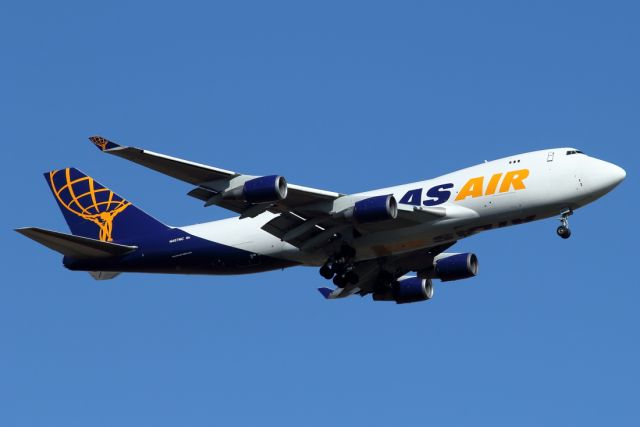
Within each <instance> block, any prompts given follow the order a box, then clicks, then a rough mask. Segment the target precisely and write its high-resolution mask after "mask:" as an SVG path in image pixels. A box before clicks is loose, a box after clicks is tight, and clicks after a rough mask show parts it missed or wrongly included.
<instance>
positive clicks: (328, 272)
mask: <svg viewBox="0 0 640 427" xmlns="http://www.w3.org/2000/svg"><path fill="white" fill-rule="evenodd" d="M320 275H321V276H322V277H324V278H325V279H327V280H329V279H331V278H333V270H332V269H331V267H329V266H328V265H327V264H325V265H323V266H322V267H320Z"/></svg>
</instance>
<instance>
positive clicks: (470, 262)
mask: <svg viewBox="0 0 640 427" xmlns="http://www.w3.org/2000/svg"><path fill="white" fill-rule="evenodd" d="M434 264H435V265H434V266H435V277H437V278H438V279H440V280H442V281H443V282H449V281H451V280H460V279H467V278H469V277H473V276H475V275H476V274H478V257H477V256H476V255H475V254H472V253H464V254H442V255H441V256H440V257H437V258H436V261H435V263H434Z"/></svg>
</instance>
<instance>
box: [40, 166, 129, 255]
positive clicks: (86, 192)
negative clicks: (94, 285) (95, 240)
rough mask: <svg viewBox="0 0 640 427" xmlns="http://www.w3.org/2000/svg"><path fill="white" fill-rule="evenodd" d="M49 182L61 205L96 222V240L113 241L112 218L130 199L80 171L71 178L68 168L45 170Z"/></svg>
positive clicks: (81, 216) (127, 205)
mask: <svg viewBox="0 0 640 427" xmlns="http://www.w3.org/2000/svg"><path fill="white" fill-rule="evenodd" d="M74 172H75V173H77V172H78V171H74ZM75 173H74V175H75ZM49 183H50V184H51V189H52V190H53V194H54V195H55V196H56V199H58V202H60V205H61V206H63V207H64V208H65V209H67V210H68V211H69V212H72V213H73V214H74V215H77V216H79V217H80V218H82V219H84V220H87V221H91V222H93V223H94V224H96V225H97V226H98V228H99V229H100V235H99V238H100V240H102V241H105V242H111V241H113V239H112V237H111V233H112V231H113V220H114V219H115V217H116V216H118V215H119V214H120V213H121V212H122V211H124V210H125V209H126V208H127V207H129V206H130V205H131V203H130V202H127V201H126V200H124V199H123V198H122V197H120V196H118V195H117V194H115V193H114V192H113V191H111V190H109V189H108V188H105V187H103V186H102V185H100V184H99V183H97V182H95V181H94V179H93V178H91V177H88V176H85V175H82V174H80V175H79V176H73V177H72V170H71V168H66V169H64V170H59V171H52V172H49Z"/></svg>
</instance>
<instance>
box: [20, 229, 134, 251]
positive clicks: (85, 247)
mask: <svg viewBox="0 0 640 427" xmlns="http://www.w3.org/2000/svg"><path fill="white" fill-rule="evenodd" d="M16 231H17V232H18V233H20V234H22V235H25V236H27V237H28V238H30V239H31V240H35V241H36V242H38V243H40V244H41V245H44V246H46V247H48V248H49V249H53V250H54V251H56V252H60V253H61V254H62V255H65V256H68V257H71V258H76V259H87V258H108V257H113V256H121V255H125V254H128V253H130V252H133V251H135V250H136V249H137V248H138V247H137V246H127V245H120V244H117V243H109V242H103V241H101V240H96V239H90V238H88V237H82V236H74V235H71V234H65V233H59V232H57V231H51V230H45V229H42V228H37V227H24V228H18V229H16Z"/></svg>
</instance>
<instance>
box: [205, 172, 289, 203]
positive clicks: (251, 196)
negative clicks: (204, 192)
mask: <svg viewBox="0 0 640 427" xmlns="http://www.w3.org/2000/svg"><path fill="white" fill-rule="evenodd" d="M286 197H287V180H286V179H284V177H282V176H280V175H267V176H261V177H258V178H253V179H250V180H248V181H246V182H245V183H244V185H241V186H238V187H234V188H232V189H230V190H225V191H223V192H221V193H218V194H216V195H215V196H213V197H212V198H210V199H209V200H208V201H207V204H206V205H205V206H209V205H212V204H216V203H218V202H219V201H220V200H244V201H245V202H247V203H268V202H277V201H279V200H282V199H284V198H286Z"/></svg>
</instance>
